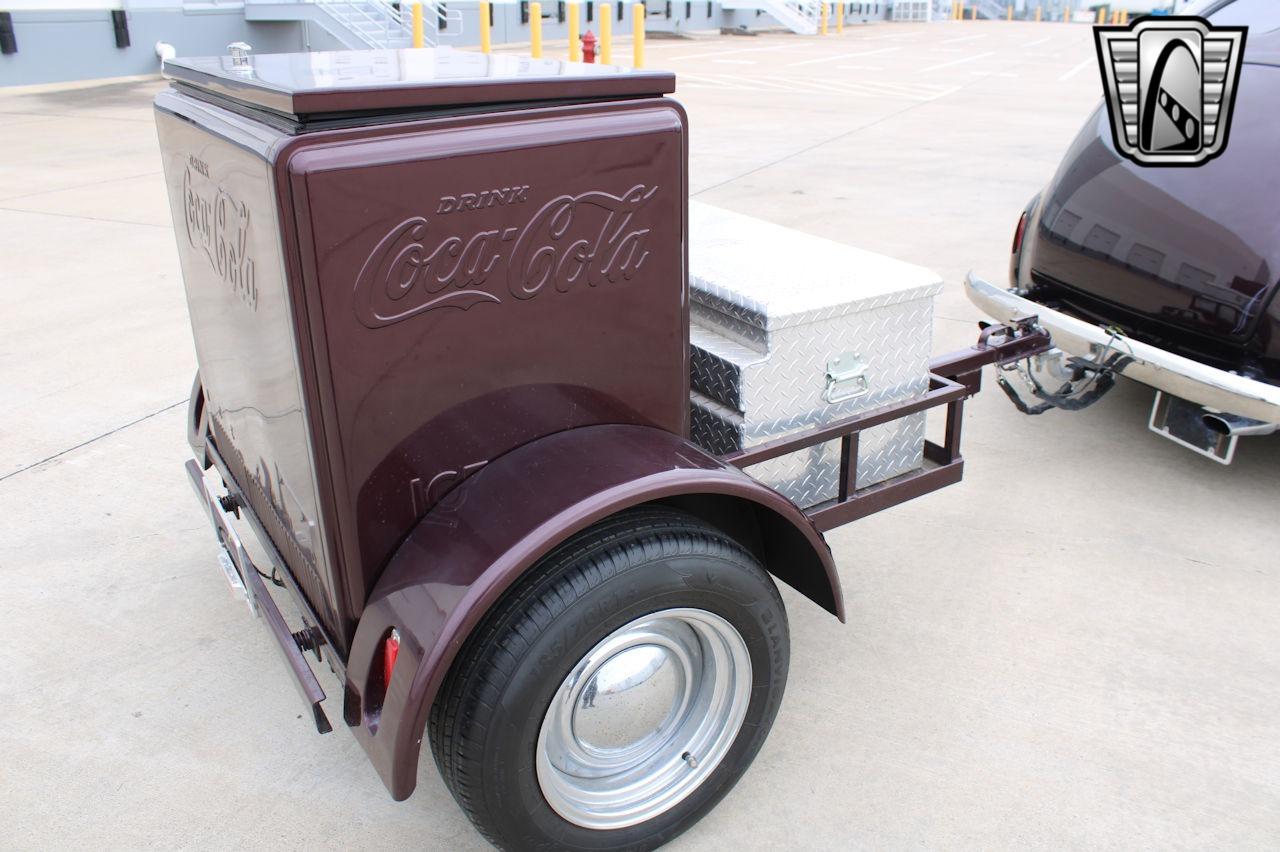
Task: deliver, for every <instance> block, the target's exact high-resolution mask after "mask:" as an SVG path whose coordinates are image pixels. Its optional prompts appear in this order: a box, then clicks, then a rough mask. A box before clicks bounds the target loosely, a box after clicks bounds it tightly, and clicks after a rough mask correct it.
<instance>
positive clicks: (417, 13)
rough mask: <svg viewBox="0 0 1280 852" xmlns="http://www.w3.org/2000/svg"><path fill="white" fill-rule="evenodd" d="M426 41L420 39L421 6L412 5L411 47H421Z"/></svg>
mask: <svg viewBox="0 0 1280 852" xmlns="http://www.w3.org/2000/svg"><path fill="white" fill-rule="evenodd" d="M425 42H426V40H425V39H424V38H423V37H422V4H421V3H414V4H413V46H414V47H422V46H423V44H425Z"/></svg>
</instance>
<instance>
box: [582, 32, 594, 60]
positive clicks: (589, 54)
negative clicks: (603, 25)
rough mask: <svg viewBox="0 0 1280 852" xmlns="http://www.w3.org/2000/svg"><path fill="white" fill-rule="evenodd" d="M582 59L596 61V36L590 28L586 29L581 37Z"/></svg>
mask: <svg viewBox="0 0 1280 852" xmlns="http://www.w3.org/2000/svg"><path fill="white" fill-rule="evenodd" d="M582 61H583V62H591V63H594V62H595V61H596V37H595V35H594V34H592V32H591V30H587V34H586V35H584V36H583V37H582Z"/></svg>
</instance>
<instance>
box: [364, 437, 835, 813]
mask: <svg viewBox="0 0 1280 852" xmlns="http://www.w3.org/2000/svg"><path fill="white" fill-rule="evenodd" d="M655 502H656V503H663V504H666V505H673V506H677V507H679V508H681V509H683V510H685V511H688V512H691V513H693V514H696V515H698V516H700V517H702V518H703V519H704V520H706V521H707V522H709V523H711V524H713V525H715V526H717V527H719V528H721V529H723V530H725V532H726V533H729V534H731V535H733V536H734V537H735V538H736V539H737V540H739V541H740V542H742V543H743V545H744V546H746V547H749V548H752V549H753V550H754V551H755V552H756V554H757V555H758V556H759V558H760V559H761V561H762V562H763V563H764V565H765V566H766V567H767V568H768V569H769V570H770V571H771V572H772V573H773V574H774V575H775V576H776V577H778V578H779V579H780V580H782V581H784V582H786V583H788V584H789V585H791V586H793V587H794V588H796V589H797V590H798V591H800V592H801V593H802V594H804V595H806V596H807V597H809V598H810V599H812V600H814V601H815V602H817V603H818V604H819V605H821V606H822V607H824V608H825V609H827V610H828V611H830V612H831V613H833V614H834V615H836V616H837V617H838V618H840V620H841V621H843V620H844V603H843V600H842V598H841V593H840V583H839V578H838V576H837V574H836V570H835V564H834V562H833V560H832V558H831V551H830V549H829V548H828V547H827V545H826V542H825V541H824V540H823V538H822V535H821V534H820V533H819V532H818V531H817V529H816V528H815V527H814V526H813V524H812V523H811V522H810V521H809V519H808V518H807V517H806V516H805V515H804V513H802V512H801V511H800V510H799V509H798V508H796V506H795V505H794V504H792V503H791V502H789V501H788V500H786V499H785V498H784V497H782V496H781V495H779V494H778V493H777V492H775V491H772V490H771V489H769V488H766V487H765V486H763V485H761V484H760V483H758V482H756V481H755V480H753V479H751V478H750V477H749V476H747V475H746V474H744V473H742V472H741V471H739V470H738V469H737V468H734V467H731V466H729V465H727V464H725V463H724V462H722V461H720V460H719V459H717V458H715V457H713V456H709V455H707V454H706V453H705V452H703V451H702V450H700V449H698V448H697V447H695V446H694V445H693V444H691V443H689V442H688V441H687V440H685V439H683V438H681V437H679V436H677V435H673V434H671V433H669V432H665V431H662V430H660V429H654V428H650V427H643V426H590V427H583V428H579V429H571V430H568V431H565V432H559V433H557V434H554V435H550V436H548V437H546V438H542V439H540V440H537V441H534V442H533V443H530V444H526V445H524V446H522V447H520V448H519V449H516V450H513V451H512V452H510V453H507V454H506V455H504V456H502V457H500V458H498V459H496V460H495V461H492V462H490V463H489V464H488V465H486V466H485V467H484V468H483V469H481V470H480V471H479V472H478V473H475V474H474V475H472V476H471V477H470V478H468V479H467V480H465V481H464V482H463V483H462V484H461V485H459V486H457V487H456V488H455V489H454V490H453V491H451V492H450V493H449V494H448V495H447V496H446V497H445V498H444V499H443V500H442V501H441V502H440V503H438V504H437V505H436V506H435V507H434V508H432V510H431V511H430V512H429V513H428V514H427V515H425V516H424V517H423V518H422V520H421V521H419V523H418V525H417V527H416V528H415V529H414V530H413V532H412V533H410V535H409V537H408V538H407V539H405V541H404V543H403V544H402V545H401V546H400V548H399V550H397V551H396V553H395V555H394V556H393V557H392V558H391V560H390V562H389V563H388V564H387V567H386V570H385V571H384V572H383V574H382V576H381V578H379V580H378V583H377V585H376V586H375V587H374V590H373V593H372V595H371V596H370V598H369V601H368V604H367V605H366V607H365V609H364V612H363V614H362V615H361V618H360V623H359V626H358V627H357V628H356V634H355V640H354V642H353V644H352V649H351V654H350V658H349V660H348V665H347V684H346V689H347V694H346V705H345V712H344V716H345V718H346V721H347V724H348V725H350V726H352V728H353V729H354V733H355V735H356V739H358V740H359V741H360V743H361V745H363V746H364V748H365V750H366V751H367V752H368V753H369V758H370V760H372V761H373V765H374V766H375V767H376V768H377V770H378V773H379V775H381V776H382V780H383V782H384V783H385V784H386V785H387V788H388V789H389V790H390V791H391V795H392V796H393V797H394V798H395V799H397V800H400V799H404V798H407V797H408V796H409V794H410V793H412V792H413V789H414V786H415V785H416V783H417V774H418V755H419V753H420V752H421V750H422V738H423V732H424V730H425V728H426V721H427V715H428V713H429V712H430V710H431V705H432V702H433V701H434V700H435V697H436V693H437V691H438V690H439V688H440V684H441V682H442V681H443V680H444V677H445V675H446V674H447V673H448V671H449V667H450V665H451V664H452V662H453V660H454V657H455V656H456V655H457V653H458V651H459V649H460V648H461V647H462V644H463V642H464V641H465V640H466V638H467V636H468V634H469V633H470V632H471V630H472V629H473V628H474V627H475V626H476V624H477V623H478V622H479V621H480V619H481V617H482V616H483V615H484V614H485V612H486V611H487V610H488V609H489V607H490V606H491V605H492V604H493V603H494V601H495V600H497V599H498V597H499V596H500V595H501V594H502V593H503V592H504V591H505V590H506V589H507V588H508V587H509V586H511V584H512V583H513V582H515V580H516V579H518V578H519V577H520V576H521V574H523V573H524V572H525V571H526V570H528V569H529V568H530V567H532V566H533V565H534V563H536V562H537V561H538V559H539V558H541V557H542V556H543V555H545V554H546V553H548V552H549V551H550V550H551V549H552V548H553V547H555V546H556V545H557V544H558V543H560V542H561V541H564V540H565V539H566V538H567V537H569V536H570V535H572V534H574V533H576V532H578V531H580V530H582V529H584V528H586V527H588V526H590V525H591V524H593V523H595V522H596V521H598V520H600V519H601V518H604V517H606V516H609V515H612V514H614V513H616V512H618V511H621V510H623V509H626V508H629V507H632V506H637V505H639V504H642V503H655ZM393 628H394V629H396V630H397V631H398V632H399V634H400V650H399V654H398V656H397V658H396V663H395V669H394V672H393V674H392V677H391V683H390V684H389V686H388V688H386V689H385V695H384V689H383V684H382V680H383V675H382V670H383V647H384V645H385V639H386V637H387V636H388V635H389V633H390V631H391V630H392V629H393Z"/></svg>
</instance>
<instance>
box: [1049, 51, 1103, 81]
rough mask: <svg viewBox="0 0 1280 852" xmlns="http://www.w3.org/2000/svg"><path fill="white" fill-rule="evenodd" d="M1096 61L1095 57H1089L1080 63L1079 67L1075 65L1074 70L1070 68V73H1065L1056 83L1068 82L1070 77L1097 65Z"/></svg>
mask: <svg viewBox="0 0 1280 852" xmlns="http://www.w3.org/2000/svg"><path fill="white" fill-rule="evenodd" d="M1097 61H1098V60H1097V59H1096V58H1095V57H1092V56H1091V57H1089V58H1088V59H1086V60H1085V61H1084V62H1081V63H1080V64H1079V65H1077V66H1076V67H1075V68H1072V69H1071V70H1070V71H1068V72H1067V73H1065V74H1063V75H1062V76H1061V77H1059V78H1058V82H1062V81H1063V80H1070V79H1071V78H1072V77H1074V76H1076V75H1077V74H1079V73H1080V72H1081V71H1083V70H1084V69H1086V68H1088V67H1089V66H1090V65H1093V64H1095V63H1097Z"/></svg>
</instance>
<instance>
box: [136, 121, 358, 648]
mask: <svg viewBox="0 0 1280 852" xmlns="http://www.w3.org/2000/svg"><path fill="white" fill-rule="evenodd" d="M170 101H176V99H172V98H171V99H170ZM168 105H170V106H173V105H174V104H173V103H170V104H168ZM178 108H181V105H178ZM192 109H193V112H194V113H198V114H199V116H200V121H201V122H203V123H204V125H203V126H202V124H201V123H197V122H196V121H194V120H188V119H187V118H181V117H178V116H175V115H173V114H171V113H170V112H167V111H164V110H157V111H156V125H157V129H158V131H159V136H160V148H161V152H162V157H163V161H164V172H165V180H166V183H167V185H168V192H169V205H170V209H171V211H172V213H173V219H174V229H175V233H176V236H177V242H178V257H179V261H180V263H181V267H182V277H183V281H184V284H185V287H186V293H187V306H188V310H189V312H190V316H191V328H192V333H193V335H194V338H195V349H196V357H197V360H198V363H199V367H200V377H201V383H202V384H203V386H204V391H205V398H206V404H207V406H208V411H209V412H210V421H211V424H212V431H213V434H214V441H215V443H216V445H217V448H218V450H219V452H220V453H221V455H222V456H223V458H224V460H225V461H226V462H227V465H228V466H229V467H230V468H231V472H232V476H233V477H234V478H235V479H236V482H237V484H238V485H239V486H240V488H241V489H242V490H243V491H244V493H245V494H246V495H247V497H248V499H249V502H250V504H251V508H252V509H253V511H254V513H255V514H256V515H257V517H258V518H259V519H260V520H261V522H262V525H263V527H264V528H265V529H266V530H267V533H268V535H269V536H270V537H271V539H272V543H273V544H274V545H275V547H276V548H277V549H278V550H279V551H280V553H281V554H282V555H283V556H284V559H285V561H286V563H287V564H288V566H289V568H290V570H291V572H292V573H293V575H294V577H295V579H296V580H297V581H298V584H299V585H300V586H301V588H302V591H303V593H304V594H305V595H306V597H307V599H308V602H309V603H310V604H311V607H312V609H313V610H314V611H315V612H316V614H317V616H318V617H319V618H321V619H322V620H323V621H324V622H325V625H324V626H325V627H326V628H327V629H328V630H329V632H330V634H331V635H333V634H335V633H337V632H338V631H336V628H337V626H338V620H337V615H336V613H335V605H334V601H335V600H336V598H335V596H334V588H333V575H332V572H331V565H332V563H331V560H330V559H329V557H328V553H327V548H326V546H325V544H324V542H325V538H324V529H323V525H322V520H321V517H320V512H319V508H318V503H319V501H318V493H317V477H316V468H315V465H314V462H313V458H312V443H311V435H310V430H309V427H308V419H307V412H306V409H305V406H304V404H303V394H302V386H301V378H300V377H301V370H300V366H299V351H298V346H297V343H296V336H295V333H294V320H293V308H292V306H291V304H290V297H289V290H288V287H287V284H286V279H285V272H284V263H283V257H282V248H281V243H280V225H279V218H278V212H277V208H276V202H275V197H274V194H273V179H272V174H271V167H270V166H269V164H268V163H267V162H266V161H265V160H264V159H262V158H261V157H259V156H257V155H255V154H254V153H252V152H250V151H248V150H246V149H245V148H243V147H240V146H239V145H236V144H233V143H231V142H230V141H228V140H227V139H226V138H224V137H223V136H222V135H220V134H219V132H218V131H219V129H223V128H219V127H218V125H219V120H218V118H217V112H220V111H213V110H210V109H209V108H208V107H207V106H203V105H200V106H193V107H192ZM234 120H235V119H230V120H229V121H234ZM225 129H226V131H227V132H233V131H234V127H233V125H232V124H230V123H228V124H227V125H226V128H225Z"/></svg>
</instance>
